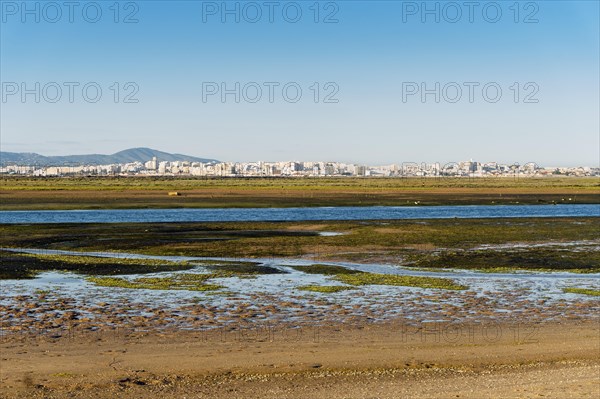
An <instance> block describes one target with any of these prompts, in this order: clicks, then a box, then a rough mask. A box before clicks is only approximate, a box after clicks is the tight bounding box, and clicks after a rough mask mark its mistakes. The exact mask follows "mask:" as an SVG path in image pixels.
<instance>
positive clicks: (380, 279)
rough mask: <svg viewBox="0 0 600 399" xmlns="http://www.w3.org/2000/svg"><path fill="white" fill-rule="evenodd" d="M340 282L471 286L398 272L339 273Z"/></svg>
mask: <svg viewBox="0 0 600 399" xmlns="http://www.w3.org/2000/svg"><path fill="white" fill-rule="evenodd" d="M335 279H336V280H337V281H339V282H342V283H344V284H348V285H354V286H361V285H391V286H401V287H418V288H437V289H444V290H466V289H468V288H469V287H467V286H466V285H462V284H457V283H455V282H454V281H453V280H451V279H447V278H440V277H422V276H399V275H396V274H380V273H359V274H339V275H337V276H335Z"/></svg>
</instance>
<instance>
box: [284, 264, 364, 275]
mask: <svg viewBox="0 0 600 399" xmlns="http://www.w3.org/2000/svg"><path fill="white" fill-rule="evenodd" d="M290 267H291V268H292V269H294V270H298V271H300V272H303V273H307V274H322V275H325V276H334V275H338V274H357V273H363V272H361V271H360V270H354V269H348V268H347V267H343V266H335V265H322V264H314V265H308V266H290Z"/></svg>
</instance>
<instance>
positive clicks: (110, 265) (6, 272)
mask: <svg viewBox="0 0 600 399" xmlns="http://www.w3.org/2000/svg"><path fill="white" fill-rule="evenodd" d="M0 258H1V262H0V280H4V279H32V278H35V276H36V275H37V274H38V273H40V272H43V271H50V270H57V271H68V272H72V273H78V274H87V275H119V274H122V275H124V274H142V273H157V272H165V271H178V270H188V269H191V268H193V267H194V266H193V265H191V264H190V263H188V262H185V261H181V262H173V261H166V260H159V259H132V258H118V257H115V258H108V257H99V256H86V255H81V256H80V255H50V254H29V253H16V252H12V251H2V250H0Z"/></svg>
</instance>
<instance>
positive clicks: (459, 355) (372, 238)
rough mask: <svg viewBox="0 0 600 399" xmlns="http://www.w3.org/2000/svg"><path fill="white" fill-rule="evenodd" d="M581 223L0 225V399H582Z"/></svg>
mask: <svg viewBox="0 0 600 399" xmlns="http://www.w3.org/2000/svg"><path fill="white" fill-rule="evenodd" d="M599 227H600V221H599V220H598V218H593V217H582V218H525V219H524V218H519V219H502V220H500V219H469V220H467V219H464V220H462V219H449V220H425V219H424V220H391V221H351V222H350V221H348V222H344V221H337V222H293V223H292V222H286V223H264V222H261V223H256V222H245V223H130V224H128V223H120V224H55V225H52V224H46V225H25V224H22V225H1V226H0V230H1V231H2V235H1V236H0V247H1V248H2V249H1V250H0V256H1V257H2V264H1V267H0V272H1V273H0V276H2V281H1V282H0V284H1V287H2V292H1V294H0V310H1V312H0V323H1V326H2V337H1V338H2V348H3V355H2V356H3V365H4V364H10V367H8V371H4V370H7V368H5V367H3V373H2V378H1V380H0V384H2V387H3V391H4V392H6V395H5V396H6V397H35V396H36V395H37V396H42V397H44V396H46V397H66V396H68V395H71V396H73V395H74V397H81V398H85V397H99V396H102V395H105V396H106V395H108V396H115V395H118V396H120V397H132V398H133V397H141V396H148V395H155V396H156V395H160V396H161V397H166V398H171V397H173V398H175V397H181V396H182V395H183V396H186V395H188V396H189V395H196V396H197V397H211V398H213V397H231V396H232V395H233V396H236V395H237V397H253V396H256V395H258V393H259V392H262V393H263V394H262V395H263V396H264V395H266V396H264V397H305V396H302V395H303V394H306V392H312V393H313V394H314V395H312V396H314V397H321V396H322V395H325V391H322V390H320V388H319V386H321V384H322V382H323V381H331V382H332V383H333V381H335V386H336V388H335V389H333V390H332V389H330V390H328V391H327V392H328V395H330V396H331V397H356V398H358V397H364V396H365V395H367V391H365V389H367V388H365V387H367V386H369V387H370V388H369V389H367V390H368V391H370V392H378V395H379V397H397V396H394V395H397V393H398V392H405V393H406V395H408V396H409V397H435V395H434V394H435V392H433V391H427V390H426V389H425V390H424V389H423V388H422V387H421V388H419V386H420V385H422V383H423V382H424V381H428V382H431V381H435V383H436V385H439V386H442V385H444V384H446V385H447V386H446V385H444V386H446V390H447V391H448V392H456V394H458V395H461V397H469V396H468V392H466V391H465V390H462V389H457V388H456V387H457V386H461V384H463V383H466V382H465V381H467V380H469V379H470V380H469V381H470V382H469V384H470V386H477V384H481V387H480V389H479V391H478V393H481V392H484V391H485V389H488V388H485V386H487V387H495V388H494V389H493V392H495V393H497V392H502V393H503V395H502V396H503V397H511V395H512V396H514V397H522V396H525V397H527V394H526V393H525V392H521V393H519V392H517V391H518V389H532V390H534V391H535V392H541V393H545V394H548V395H550V396H552V395H559V397H560V395H562V394H564V393H565V392H569V394H571V395H572V396H573V395H575V396H581V397H585V395H587V394H589V393H590V392H593V391H594V389H597V382H594V381H595V378H594V377H593V376H595V375H597V369H598V367H599V366H598V363H597V356H595V355H594V354H595V353H596V352H595V351H597V349H598V348H597V344H596V340H595V338H596V337H597V334H598V331H599V326H600V324H599V323H600V316H598V315H599V314H600V312H599V303H598V294H599V290H600V270H599V265H600V262H599V253H600V239H599V237H598V233H597V232H598V229H599ZM594 359H595V360H594ZM46 360H47V361H46ZM538 374H539V377H538V378H537V380H536V381H542V380H543V381H545V382H544V384H542V385H543V386H535V387H534V386H530V384H531V379H530V378H529V377H527V378H525V377H524V376H527V375H530V377H531V378H533V377H532V376H533V375H538ZM491 376H493V380H490V378H492V377H491ZM542 376H544V377H542ZM548 376H553V377H551V378H550V377H548ZM324 378H325V380H324ZM374 378H376V379H377V380H379V381H383V383H382V384H383V385H381V386H379V387H375V386H372V382H373V381H374ZM465 378H466V379H467V380H465ZM515 378H516V379H519V378H521V383H520V385H519V388H518V389H517V391H515V390H514V389H512V388H509V387H510V385H506V383H507V382H508V381H514V380H515ZM556 379H563V380H565V381H570V382H569V383H563V384H555V383H554V381H555V380H556ZM501 381H504V383H502V382H501ZM398 384H400V385H398ZM224 386H226V387H229V388H227V389H224V388H223V387H224ZM300 386H302V387H304V388H302V389H299V388H298V387H300ZM265 387H269V392H270V393H268V394H264V392H265V391H264V390H265ZM452 387H454V388H452ZM413 388H414V389H413ZM489 389H491V388H489ZM515 389H516V388H515ZM73 392H75V393H73ZM299 392H302V394H298V393H299ZM332 392H333V394H332ZM427 392H429V393H427ZM491 392H492V391H490V395H491V396H490V397H492V396H493V395H492V393H491ZM269 395H270V396H269ZM336 395H337V396H336ZM419 395H421V396H419ZM441 397H443V396H441Z"/></svg>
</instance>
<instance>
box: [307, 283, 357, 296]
mask: <svg viewBox="0 0 600 399" xmlns="http://www.w3.org/2000/svg"><path fill="white" fill-rule="evenodd" d="M296 289H297V290H300V291H310V292H320V293H323V294H334V293H336V292H343V291H349V290H354V289H356V288H355V287H349V286H347V285H315V284H310V285H301V286H299V287H296Z"/></svg>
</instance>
